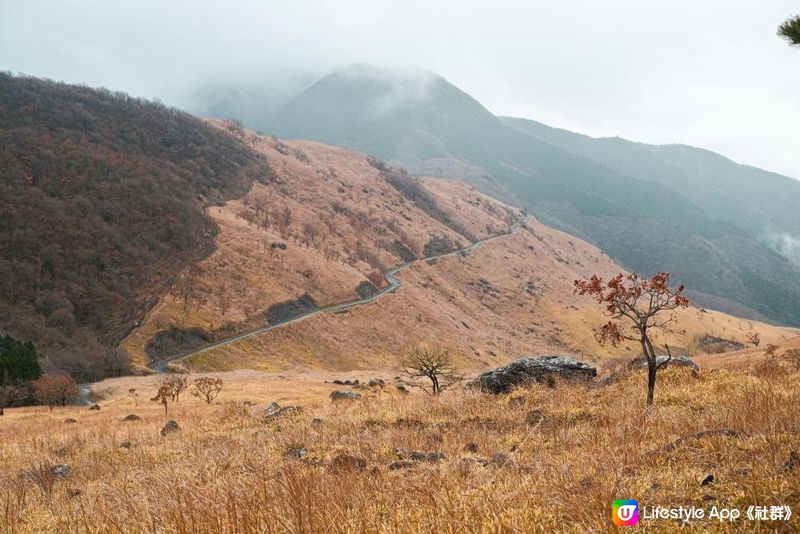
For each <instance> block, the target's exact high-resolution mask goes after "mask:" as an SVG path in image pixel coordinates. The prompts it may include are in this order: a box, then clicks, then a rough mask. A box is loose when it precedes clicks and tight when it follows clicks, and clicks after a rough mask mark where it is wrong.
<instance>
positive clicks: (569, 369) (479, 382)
mask: <svg viewBox="0 0 800 534" xmlns="http://www.w3.org/2000/svg"><path fill="white" fill-rule="evenodd" d="M596 376H597V369H595V368H594V367H591V366H590V365H587V364H585V363H583V362H579V361H577V360H573V359H571V358H566V357H564V356H540V357H538V358H520V359H519V360H515V361H513V362H511V363H509V364H508V365H505V366H503V367H498V368H497V369H495V370H493V371H487V372H485V373H483V374H481V375H480V376H478V378H476V379H475V380H473V381H471V382H469V383H468V384H467V387H468V388H470V389H478V390H481V391H486V392H489V393H493V394H499V393H508V392H509V391H511V390H512V389H514V388H516V387H521V386H525V385H528V384H533V383H544V384H549V383H552V384H555V382H554V381H555V379H556V377H558V378H560V379H563V380H570V381H573V380H576V381H577V380H585V381H588V380H591V379H592V378H594V377H596Z"/></svg>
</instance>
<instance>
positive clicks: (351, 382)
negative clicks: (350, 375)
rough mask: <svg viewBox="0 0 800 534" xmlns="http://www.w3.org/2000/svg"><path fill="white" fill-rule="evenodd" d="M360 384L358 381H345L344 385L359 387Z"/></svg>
mask: <svg viewBox="0 0 800 534" xmlns="http://www.w3.org/2000/svg"><path fill="white" fill-rule="evenodd" d="M360 383H361V382H359V381H358V380H345V381H344V382H342V385H344V386H357V385H359V384H360Z"/></svg>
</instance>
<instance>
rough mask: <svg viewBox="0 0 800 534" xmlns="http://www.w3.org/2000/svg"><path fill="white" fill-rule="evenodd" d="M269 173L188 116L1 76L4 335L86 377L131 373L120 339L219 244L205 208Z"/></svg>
mask: <svg viewBox="0 0 800 534" xmlns="http://www.w3.org/2000/svg"><path fill="white" fill-rule="evenodd" d="M269 177H270V170H269V168H268V166H267V165H266V164H265V162H264V161H263V159H262V158H261V157H260V156H259V155H258V154H256V153H255V152H253V151H252V150H250V149H249V148H247V147H246V146H244V145H243V144H241V143H240V142H239V141H237V140H236V139H235V138H234V137H233V136H231V135H229V134H227V133H225V132H222V131H220V130H219V129H216V128H212V127H210V126H208V125H207V124H205V123H203V122H202V121H200V120H198V119H196V118H194V117H191V116H189V115H187V114H185V113H182V112H178V111H175V110H171V109H167V108H165V107H163V106H161V105H159V104H156V103H152V102H148V101H143V100H140V99H135V98H131V97H129V96H127V95H125V94H122V93H112V92H110V91H106V90H98V89H90V88H87V87H79V86H72V85H66V84H60V83H53V82H49V81H45V80H38V79H33V78H24V77H13V76H11V75H8V74H0V331H3V332H7V333H10V334H12V335H14V336H15V337H18V338H21V339H25V340H31V341H33V342H34V343H35V345H36V347H37V349H38V350H39V353H40V355H41V356H43V357H44V360H45V361H46V362H47V364H48V366H49V367H50V368H56V369H64V370H68V371H70V372H72V373H73V374H75V375H76V376H77V377H79V378H93V377H97V376H102V375H103V374H104V373H106V372H108V371H118V370H119V369H118V368H117V367H116V366H117V365H118V364H119V363H120V362H119V358H117V357H116V356H115V355H113V354H112V353H113V348H114V347H115V346H116V345H117V344H118V343H119V342H120V341H121V340H122V339H123V338H124V337H125V336H126V335H127V334H128V333H129V332H130V330H131V329H132V328H134V326H135V325H136V324H138V322H139V321H140V320H141V319H142V318H143V316H144V314H145V312H146V311H147V309H149V308H150V307H151V306H152V305H153V304H154V303H155V302H156V301H157V297H158V295H159V294H161V293H162V292H163V291H165V290H166V289H167V288H168V287H169V286H170V284H171V283H172V277H173V276H174V275H175V274H176V273H177V272H179V271H180V270H181V269H183V268H184V267H185V266H186V265H188V264H190V263H191V262H193V261H196V260H198V259H200V258H202V257H204V256H206V255H207V254H209V253H210V252H211V250H212V249H213V246H214V237H215V235H216V232H217V229H216V226H215V224H214V223H213V221H212V220H211V218H210V217H208V215H207V214H206V213H205V212H204V208H205V207H207V206H209V205H213V204H219V203H222V202H225V201H227V200H229V199H231V198H234V197H237V196H241V195H243V194H244V193H245V192H246V191H247V190H248V188H249V187H250V185H251V184H252V182H253V180H254V179H258V180H262V181H266V180H269ZM110 365H113V366H114V369H107V366H110Z"/></svg>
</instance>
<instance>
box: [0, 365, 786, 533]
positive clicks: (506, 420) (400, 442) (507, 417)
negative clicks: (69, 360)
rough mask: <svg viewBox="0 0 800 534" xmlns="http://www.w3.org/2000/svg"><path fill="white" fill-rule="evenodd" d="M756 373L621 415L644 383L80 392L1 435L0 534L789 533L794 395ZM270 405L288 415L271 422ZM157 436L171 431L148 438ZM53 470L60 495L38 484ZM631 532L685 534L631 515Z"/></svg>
mask: <svg viewBox="0 0 800 534" xmlns="http://www.w3.org/2000/svg"><path fill="white" fill-rule="evenodd" d="M752 363H753V369H752V370H751V371H749V372H746V373H745V372H743V371H740V370H736V369H732V370H731V369H727V368H720V369H713V368H712V367H711V366H708V367H705V368H703V369H702V371H701V372H700V373H699V375H697V376H693V375H692V374H691V373H690V372H688V371H685V370H682V369H679V368H669V369H666V370H664V371H661V372H660V374H661V378H660V379H659V386H658V387H659V392H658V398H657V401H656V405H655V406H654V407H653V409H652V411H650V412H646V411H643V410H640V409H637V408H634V407H636V406H642V405H643V399H644V394H645V389H644V387H643V384H644V380H645V377H644V375H643V373H639V374H634V375H632V376H629V377H627V378H625V379H623V380H622V381H621V382H618V383H616V384H612V385H610V386H607V387H603V388H597V389H589V388H587V387H586V386H585V385H584V386H581V385H566V384H558V385H557V387H556V389H555V390H553V389H550V388H547V387H545V386H536V387H533V388H531V389H528V390H517V391H514V392H512V393H510V394H508V395H502V396H491V395H483V394H476V393H467V392H464V391H463V390H453V391H447V392H445V393H443V394H442V396H441V397H438V398H431V397H428V396H426V395H424V394H422V393H412V394H410V395H402V394H400V393H399V392H398V391H397V389H396V388H395V386H394V385H392V383H391V380H389V376H390V375H388V374H383V375H380V374H378V375H376V374H363V373H362V374H360V375H359V374H357V373H349V374H322V373H313V372H304V373H296V372H288V373H282V374H281V375H277V374H264V373H260V372H256V371H236V372H231V373H222V374H220V375H219V376H221V377H222V378H223V379H224V381H225V388H224V389H223V391H222V393H221V394H220V396H219V398H218V399H217V401H216V402H215V403H214V404H211V405H207V404H206V403H205V402H203V401H201V400H198V399H194V398H192V397H185V398H182V399H181V401H180V403H177V404H172V405H170V408H169V410H170V412H169V415H168V416H164V414H163V410H162V408H161V406H159V405H157V404H155V403H149V402H145V403H144V404H141V403H140V405H139V406H138V407H137V406H135V405H134V402H133V401H132V400H131V397H130V396H129V395H128V391H129V390H130V389H131V388H135V389H136V390H137V391H140V392H141V393H142V396H145V395H147V394H150V393H151V392H152V391H154V390H155V384H154V381H155V377H133V378H121V379H110V380H107V381H104V382H102V383H100V384H97V385H95V386H94V388H93V390H94V391H95V392H96V393H97V394H99V395H101V396H102V398H101V399H100V404H101V410H99V411H87V410H86V409H85V408H84V407H72V408H69V407H68V408H63V409H62V408H58V409H56V411H54V412H53V413H52V414H51V413H49V412H48V411H47V409H46V408H15V409H11V410H8V411H7V414H6V416H5V417H3V418H0V459H2V462H3V470H2V471H1V472H0V488H2V489H0V495H1V496H2V499H3V503H4V504H3V506H2V507H0V522H2V524H3V525H5V526H6V528H8V529H10V530H11V531H14V532H23V533H24V532H43V531H46V532H70V531H112V532H117V531H123V532H131V531H168V532H179V533H184V532H185V533H189V532H192V533H194V532H356V531H358V532H397V533H400V532H403V533H405V532H465V533H466V532H587V531H593V532H606V531H609V532H610V531H611V530H612V529H613V528H614V527H613V526H612V524H611V518H610V516H611V513H610V508H611V502H612V501H613V500H614V499H628V498H632V499H637V500H638V502H639V505H640V507H641V506H654V505H670V506H679V505H683V506H687V507H689V506H698V507H701V508H703V509H705V510H709V509H710V508H711V506H714V505H716V506H725V507H735V508H738V509H740V510H741V511H742V513H743V514H744V512H745V511H746V509H747V507H748V506H750V505H761V506H770V505H789V506H791V507H792V509H793V511H794V514H795V515H794V517H793V518H792V519H791V521H790V522H784V521H767V522H760V523H756V522H748V521H746V520H744V519H739V520H738V521H737V522H735V523H732V524H729V523H720V522H718V521H716V520H703V521H702V522H694V523H691V525H690V526H691V527H693V529H695V530H697V529H704V530H706V531H715V532H716V531H719V532H733V531H735V532H743V531H745V532H749V531H753V532H755V531H761V532H763V531H770V532H794V531H797V525H798V522H797V521H798V519H797V512H798V510H800V494H798V492H797V488H798V487H800V455H798V451H800V438H798V436H800V416H799V415H798V412H797V410H796V406H797V405H798V403H799V402H800V380H798V376H799V375H798V371H797V370H796V369H795V368H794V367H792V366H789V365H784V364H783V363H781V362H777V363H776V362H773V361H771V360H769V359H768V358H764V357H756V358H754V360H753V362H752ZM373 376H382V377H383V378H384V379H386V380H387V382H386V385H385V386H384V387H372V388H369V387H365V388H360V389H357V390H356V391H358V392H359V393H361V395H362V400H360V401H355V402H353V403H349V404H339V403H337V404H334V403H331V401H330V400H329V399H328V395H329V394H330V392H331V391H333V390H334V388H335V386H332V385H331V384H326V383H324V380H331V379H333V378H339V379H344V378H361V379H362V381H364V379H366V378H372V377H373ZM271 401H277V402H278V403H279V404H280V405H281V406H293V405H295V406H300V407H301V408H302V409H301V410H295V411H293V412H292V413H291V414H290V415H289V414H287V415H284V416H281V417H277V418H273V419H272V420H270V419H268V418H267V416H265V412H264V409H263V406H265V405H266V404H267V403H269V402H271ZM130 414H136V415H137V416H139V417H140V418H141V419H139V420H130V419H135V418H131V417H127V416H129V415H130ZM126 417H127V419H129V421H123V419H124V418H126ZM66 418H70V419H73V420H75V421H76V422H75V423H73V424H68V423H66V422H65V419H66ZM167 419H173V420H175V421H177V423H178V425H179V427H180V430H179V431H177V432H174V433H172V434H168V435H167V436H165V437H162V436H160V435H159V430H160V429H161V428H162V426H163V425H164V423H165V421H166V420H167ZM704 432H707V435H704V434H700V433H704ZM420 453H421V454H420ZM60 464H67V465H68V466H69V475H68V476H63V477H57V476H52V475H48V474H46V473H49V472H50V470H51V468H53V466H57V465H60ZM54 469H58V468H54ZM61 469H63V468H61ZM55 472H56V473H58V472H59V471H57V470H56V471H55ZM709 475H713V482H711V483H709V482H706V483H705V484H702V481H704V480H707V479H708V477H709ZM640 513H641V512H640ZM640 525H642V526H645V527H649V528H653V529H657V530H658V531H659V532H661V531H666V532H671V531H675V532H677V531H684V530H685V528H684V527H683V526H682V525H680V524H678V523H677V522H673V521H668V520H665V521H645V520H643V519H641V515H640Z"/></svg>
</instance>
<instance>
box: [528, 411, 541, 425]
mask: <svg viewBox="0 0 800 534" xmlns="http://www.w3.org/2000/svg"><path fill="white" fill-rule="evenodd" d="M543 419H544V412H543V411H542V410H531V411H529V412H528V413H527V414H526V415H525V422H526V423H527V424H529V425H530V426H534V425H538V424H539V423H541V422H542V420H543Z"/></svg>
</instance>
